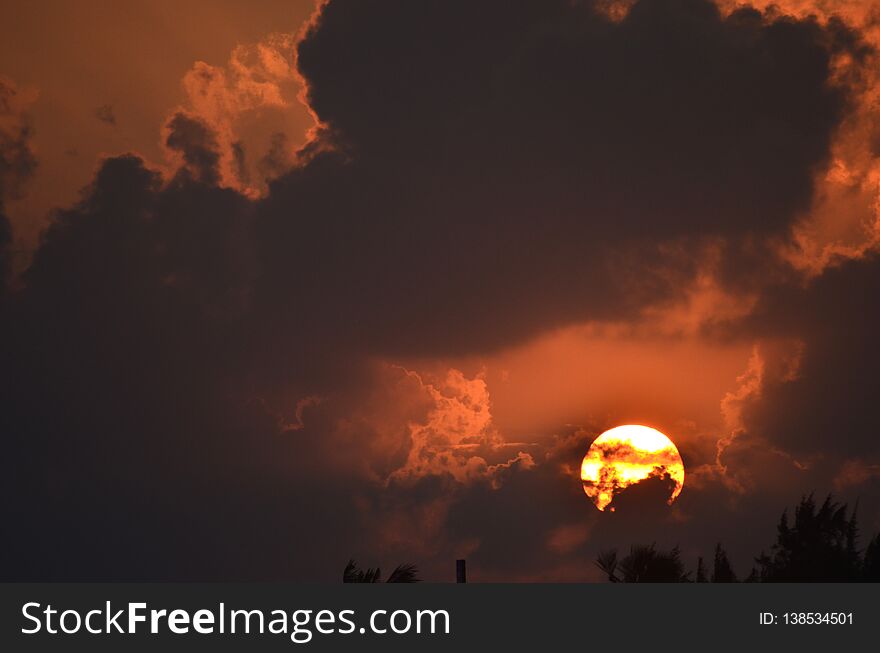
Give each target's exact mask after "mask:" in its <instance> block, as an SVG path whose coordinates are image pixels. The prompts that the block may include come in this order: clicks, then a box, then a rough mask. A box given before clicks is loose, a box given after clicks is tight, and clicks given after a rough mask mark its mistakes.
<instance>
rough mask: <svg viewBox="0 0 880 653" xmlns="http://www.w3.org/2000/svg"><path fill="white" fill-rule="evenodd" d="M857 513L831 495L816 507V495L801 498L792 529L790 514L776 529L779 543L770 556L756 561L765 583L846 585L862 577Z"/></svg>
mask: <svg viewBox="0 0 880 653" xmlns="http://www.w3.org/2000/svg"><path fill="white" fill-rule="evenodd" d="M855 512H856V511H855V510H854V511H853V514H852V515H851V516H848V515H847V506H846V504H839V503H836V502H835V501H834V500H833V499H832V497H831V495H828V497H827V498H826V499H825V501H824V502H823V503H822V505H821V506H820V507H818V509H817V507H816V502H815V500H814V499H813V495H810V496H809V497H803V498H801V502H800V504H798V506H797V507H796V508H795V511H794V524H793V525H789V520H788V511H787V510H785V511H783V513H782V517H781V518H780V520H779V525H778V526H777V528H776V531H777V532H776V543H775V544H774V545H773V547H772V549H771V553H770V554H769V555H765V554H763V553H762V554H761V555H760V556H758V558H756V560H755V561H756V562H757V564H758V568H759V572H758V573H759V575H760V578H761V581H762V582H765V583H768V582H792V581H802V582H835V581H836V582H847V581H854V580H859V579H860V577H861V575H862V574H861V571H862V569H861V567H862V564H861V560H860V558H859V553H858V550H857V548H856V541H857V539H858V522H857V520H856V514H855Z"/></svg>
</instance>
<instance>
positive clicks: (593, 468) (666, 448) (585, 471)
mask: <svg viewBox="0 0 880 653" xmlns="http://www.w3.org/2000/svg"><path fill="white" fill-rule="evenodd" d="M649 478H668V479H670V486H671V487H672V491H671V494H670V497H669V501H668V503H670V504H671V503H672V502H673V501H675V498H676V497H677V496H678V495H679V494H681V489H682V488H683V487H684V464H683V463H682V460H681V455H679V453H678V449H677V448H676V447H675V444H673V442H672V440H670V439H669V438H668V437H667V436H665V435H664V434H663V433H661V432H660V431H658V430H657V429H652V428H651V427H650V426H641V425H639V424H625V425H623V426H618V427H615V428H613V429H610V430H608V431H605V432H604V433H603V434H602V435H600V436H599V437H598V438H596V439H595V440H594V441H593V444H592V445H591V446H590V450H589V451H587V455H586V456H584V460H583V462H582V463H581V481H583V484H584V492H586V493H587V496H588V497H590V499H592V501H593V503H595V504H596V507H597V508H598V509H599V510H605V508H607V507H608V506H609V504H611V502H612V501H613V500H614V495H615V494H617V493H618V492H620V491H621V490H623V489H625V488H627V487H630V486H631V485H635V484H636V483H638V482H639V481H644V480H645V479H649ZM610 510H611V511H612V512H613V511H614V506H611V509H610Z"/></svg>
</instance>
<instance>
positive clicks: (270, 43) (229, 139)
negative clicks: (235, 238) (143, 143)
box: [166, 33, 309, 197]
mask: <svg viewBox="0 0 880 653" xmlns="http://www.w3.org/2000/svg"><path fill="white" fill-rule="evenodd" d="M295 39H296V36H295V34H282V33H275V34H270V35H269V36H267V37H266V38H265V39H264V40H263V41H260V42H259V43H255V44H252V45H239V46H237V47H236V48H235V49H234V50H233V51H232V53H231V54H230V57H229V61H228V62H227V63H226V64H225V65H223V66H218V65H212V64H209V63H206V62H204V61H197V62H196V63H195V64H194V65H193V67H192V69H191V70H190V71H189V72H187V73H186V75H185V76H184V78H183V80H182V86H183V89H184V92H185V94H186V100H185V102H184V103H183V105H182V106H181V107H180V108H179V109H178V110H177V112H176V114H175V115H177V114H180V113H182V114H183V115H186V116H188V117H189V118H190V119H194V120H198V121H201V122H203V123H204V124H205V125H206V126H207V127H208V128H209V129H210V130H211V131H212V132H213V134H214V138H215V139H216V146H217V150H218V154H219V163H218V174H219V179H218V183H219V184H220V185H221V186H223V187H226V188H234V189H235V190H238V191H239V192H241V193H243V194H244V195H247V196H249V197H257V196H259V195H261V194H263V193H264V192H265V191H266V184H267V181H268V180H270V179H273V178H275V177H277V176H279V175H280V174H282V173H283V172H285V171H286V170H287V169H289V168H290V166H292V165H293V163H294V159H295V152H296V148H297V147H298V146H300V145H302V143H303V142H304V141H305V139H306V134H307V132H308V129H309V128H308V127H307V126H305V125H303V124H302V123H301V122H299V121H298V119H297V114H296V112H294V111H292V108H293V107H294V105H297V106H298V104H297V103H298V101H299V100H298V98H299V96H300V93H301V87H300V78H299V76H298V75H297V73H296V70H295V68H294V65H293V57H294V43H295ZM292 118H293V119H292ZM169 129H171V127H170V126H169V125H166V134H167V133H168V130H169Z"/></svg>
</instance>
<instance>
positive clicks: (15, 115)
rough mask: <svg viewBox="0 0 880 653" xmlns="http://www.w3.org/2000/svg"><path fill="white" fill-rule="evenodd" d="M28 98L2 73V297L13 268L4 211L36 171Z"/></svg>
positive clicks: (0, 230) (0, 176)
mask: <svg viewBox="0 0 880 653" xmlns="http://www.w3.org/2000/svg"><path fill="white" fill-rule="evenodd" d="M26 105H27V101H22V99H21V92H20V91H19V89H18V87H17V86H16V85H15V83H14V82H13V81H12V80H10V79H8V78H6V77H2V76H0V297H2V296H3V293H4V291H5V288H6V280H7V275H8V274H9V273H10V270H11V269H12V256H13V253H12V227H11V225H10V222H9V218H8V217H7V215H6V213H5V207H6V203H7V202H8V201H9V200H11V199H18V198H20V197H21V195H22V192H23V186H24V183H25V181H27V180H28V179H29V178H30V177H31V176H32V175H33V173H34V170H35V169H36V167H37V159H36V156H35V155H34V152H33V149H32V147H31V140H32V138H33V128H32V127H31V120H30V116H29V115H28V113H27V110H26V109H27V107H26Z"/></svg>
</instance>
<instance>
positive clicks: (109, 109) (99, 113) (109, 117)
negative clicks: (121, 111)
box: [95, 104, 116, 126]
mask: <svg viewBox="0 0 880 653" xmlns="http://www.w3.org/2000/svg"><path fill="white" fill-rule="evenodd" d="M95 118H97V119H98V120H100V121H101V122H104V123H107V124H108V125H113V126H115V125H116V114H115V113H114V112H113V106H112V105H110V104H102V105H101V106H99V107H98V108H97V109H95Z"/></svg>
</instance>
